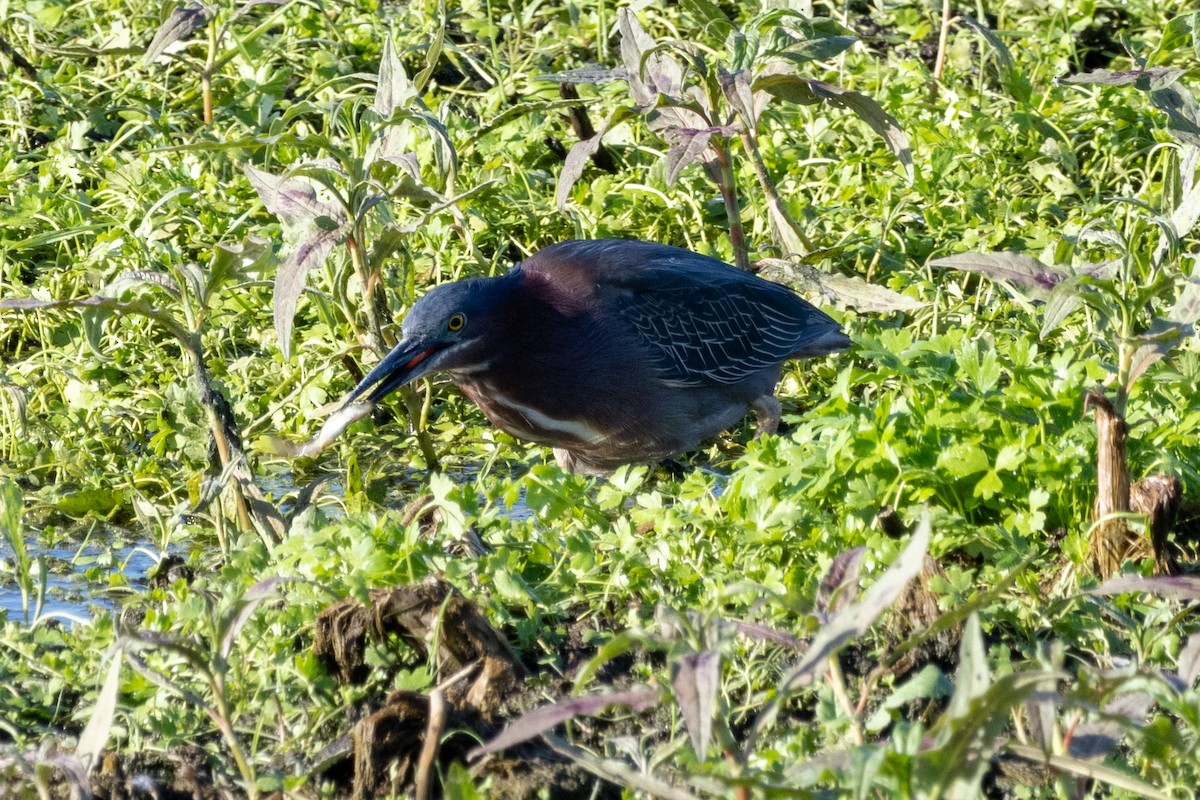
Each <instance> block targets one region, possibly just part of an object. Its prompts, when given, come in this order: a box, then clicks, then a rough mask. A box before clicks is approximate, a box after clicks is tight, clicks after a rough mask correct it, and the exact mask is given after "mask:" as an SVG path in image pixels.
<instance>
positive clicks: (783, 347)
mask: <svg viewBox="0 0 1200 800" xmlns="http://www.w3.org/2000/svg"><path fill="white" fill-rule="evenodd" d="M542 254H547V256H548V257H545V259H544V261H543V263H544V264H545V267H543V269H544V270H545V271H546V272H547V274H549V273H551V272H553V273H554V275H555V279H556V280H559V281H562V282H570V283H572V284H574V285H575V286H577V287H579V288H582V286H583V283H584V282H585V281H586V282H587V284H588V289H589V291H590V293H592V294H593V296H594V297H595V298H596V299H597V300H598V302H599V303H600V306H601V307H602V309H603V311H604V313H606V314H610V315H615V316H616V317H618V318H619V319H620V321H621V322H623V323H624V324H627V325H629V326H630V327H631V328H632V329H633V330H634V331H635V332H636V334H637V337H638V338H639V339H640V340H641V341H642V343H643V344H644V345H646V347H647V350H648V351H649V352H651V353H652V354H653V357H654V359H655V362H656V365H657V367H658V370H659V373H660V374H661V375H662V377H663V379H664V380H667V381H670V382H672V383H674V384H676V385H680V386H703V385H706V384H712V383H720V384H736V383H739V382H741V381H742V380H744V379H745V378H747V377H749V376H750V375H753V374H754V373H757V372H759V371H761V370H763V369H767V368H771V367H774V366H776V365H778V364H779V363H780V362H782V361H784V360H785V359H787V358H790V357H793V356H815V355H822V354H825V353H832V352H837V351H839V350H844V349H845V348H846V347H847V346H848V345H849V341H850V340H849V339H848V338H847V337H846V335H845V334H844V333H842V331H841V328H840V326H839V325H838V323H837V322H836V321H834V320H833V319H832V318H830V317H829V316H827V315H826V314H824V313H823V312H821V311H820V310H818V309H817V308H815V307H813V306H812V305H810V304H808V303H806V302H805V301H804V300H802V299H800V298H799V297H797V296H796V295H795V294H794V293H793V292H792V291H790V290H789V289H787V288H786V287H783V286H780V285H779V284H776V283H771V282H770V281H765V280H762V279H760V278H757V277H755V276H753V275H751V274H749V273H746V272H743V271H742V270H739V269H737V268H735V267H731V266H729V265H728V264H725V263H724V262H722V261H718V260H717V259H714V258H709V257H708V256H703V255H700V254H698V253H693V252H691V251H689V250H683V249H680V248H677V247H669V246H666V245H659V244H653V243H648V242H636V241H626V240H595V241H578V242H564V243H562V244H558V245H554V246H552V247H550V248H547V249H546V250H543V251H541V252H540V253H539V254H537V256H535V257H534V258H533V259H530V260H529V261H526V262H525V265H523V266H524V267H525V268H527V269H528V268H531V267H532V268H533V269H535V270H536V269H539V266H538V265H537V264H531V263H530V262H531V261H539V260H541V259H538V256H541V255H542Z"/></svg>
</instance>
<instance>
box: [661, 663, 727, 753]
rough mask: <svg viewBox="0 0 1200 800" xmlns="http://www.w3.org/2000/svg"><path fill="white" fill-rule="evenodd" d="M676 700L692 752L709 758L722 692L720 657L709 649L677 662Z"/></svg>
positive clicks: (672, 683)
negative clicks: (714, 717) (713, 726)
mask: <svg viewBox="0 0 1200 800" xmlns="http://www.w3.org/2000/svg"><path fill="white" fill-rule="evenodd" d="M671 687H672V688H673V689H674V690H675V701H676V702H677V703H679V710H680V711H681V712H683V723H684V725H685V726H686V727H687V731H688V736H689V737H690V738H691V740H692V750H694V751H695V753H696V757H697V758H699V759H700V760H701V761H703V760H704V759H706V758H707V757H708V743H709V742H710V741H711V740H712V722H713V711H714V709H715V708H716V704H717V692H718V691H720V689H721V654H720V653H718V652H716V651H713V650H708V651H705V652H703V653H686V654H684V656H683V657H682V658H680V659H679V660H678V661H677V662H676V663H675V677H674V679H673V680H672V681H671Z"/></svg>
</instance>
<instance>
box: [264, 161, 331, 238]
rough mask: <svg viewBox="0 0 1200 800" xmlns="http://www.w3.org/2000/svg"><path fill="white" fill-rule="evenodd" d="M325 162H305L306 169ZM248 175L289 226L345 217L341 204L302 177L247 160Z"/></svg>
mask: <svg viewBox="0 0 1200 800" xmlns="http://www.w3.org/2000/svg"><path fill="white" fill-rule="evenodd" d="M322 168H323V165H313V164H309V165H303V169H318V170H319V169H322ZM245 173H246V179H247V180H248V181H250V185H251V186H253V187H254V191H256V192H257V193H258V199H259V200H261V201H262V204H263V205H264V206H266V208H267V211H270V212H271V213H272V214H274V215H275V216H277V217H279V219H280V221H282V222H283V224H284V225H286V226H288V227H289V228H297V227H305V226H308V225H311V224H313V223H314V222H315V221H316V219H317V218H318V217H322V216H323V217H329V218H331V219H335V218H338V217H341V218H342V221H343V222H344V221H345V211H344V210H343V209H342V207H341V205H340V204H339V203H336V202H332V201H324V200H321V199H320V198H318V197H317V188H316V187H315V186H314V185H313V184H312V183H310V182H309V181H307V180H303V179H301V178H285V177H282V176H280V175H273V174H271V173H270V172H264V171H263V170H260V169H257V168H255V167H254V166H252V165H250V164H247V165H246V169H245Z"/></svg>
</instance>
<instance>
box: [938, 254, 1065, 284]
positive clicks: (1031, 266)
mask: <svg viewBox="0 0 1200 800" xmlns="http://www.w3.org/2000/svg"><path fill="white" fill-rule="evenodd" d="M929 264H930V266H934V267H949V268H950V269H957V270H963V271H966V272H977V273H979V274H980V275H984V276H986V277H988V278H991V279H992V280H997V281H1009V282H1010V283H1015V284H1017V285H1018V286H1021V287H1023V288H1027V289H1032V290H1033V291H1035V292H1038V291H1041V292H1048V291H1050V290H1051V289H1053V288H1054V287H1055V286H1057V285H1058V284H1059V282H1061V281H1062V280H1063V279H1064V278H1065V277H1067V273H1066V272H1065V271H1064V270H1063V269H1062V268H1061V267H1058V266H1048V265H1046V264H1043V263H1042V262H1041V261H1038V260H1037V259H1036V258H1034V257H1033V256H1029V255H1025V254H1024V253H1013V252H1000V253H958V254H956V255H952V256H944V257H942V258H935V259H933V260H932V261H930V262H929Z"/></svg>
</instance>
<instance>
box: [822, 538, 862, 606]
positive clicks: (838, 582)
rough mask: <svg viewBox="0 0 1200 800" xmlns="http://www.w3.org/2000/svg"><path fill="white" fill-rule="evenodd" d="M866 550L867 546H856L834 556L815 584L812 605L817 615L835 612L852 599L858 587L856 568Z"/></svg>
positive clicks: (859, 564) (860, 563)
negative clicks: (815, 591) (818, 581)
mask: <svg viewBox="0 0 1200 800" xmlns="http://www.w3.org/2000/svg"><path fill="white" fill-rule="evenodd" d="M866 552H867V548H865V547H856V548H854V549H853V550H844V551H842V552H841V553H838V554H837V556H835V557H834V559H833V562H832V563H830V565H829V569H827V570H825V574H824V575H822V576H821V582H820V583H819V584H818V585H817V597H816V600H815V601H814V602H813V605H814V607H815V608H816V611H817V614H818V615H820V616H822V617H825V616H828V615H830V614H836V613H837V612H839V611H841V610H842V609H843V608H845V607H846V606H847V605H848V604H849V603H850V602H851V601H852V600H854V596H855V594H856V590H857V588H858V568H859V567H860V566H861V565H862V558H863V555H864V554H865V553H866Z"/></svg>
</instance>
